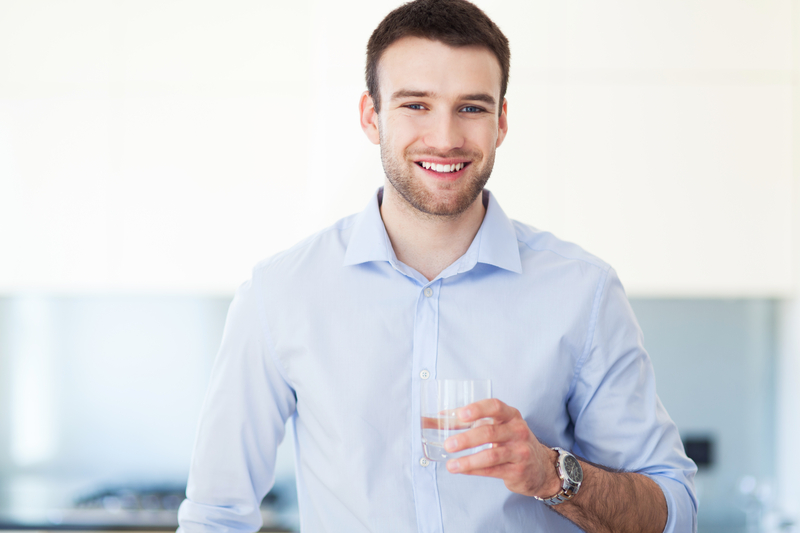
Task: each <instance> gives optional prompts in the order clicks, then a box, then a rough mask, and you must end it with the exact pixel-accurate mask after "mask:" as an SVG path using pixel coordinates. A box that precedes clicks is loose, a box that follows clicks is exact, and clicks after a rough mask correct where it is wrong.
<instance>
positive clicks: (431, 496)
mask: <svg viewBox="0 0 800 533" xmlns="http://www.w3.org/2000/svg"><path fill="white" fill-rule="evenodd" d="M432 285H433V286H424V285H423V286H422V287H421V290H419V289H418V290H419V292H418V293H417V294H418V299H417V305H416V306H415V316H414V353H413V358H412V369H413V370H412V372H413V373H412V376H413V377H412V380H413V383H412V387H411V388H412V395H413V396H412V413H413V415H412V421H411V423H412V424H413V426H412V428H411V434H412V436H413V442H412V448H411V455H412V461H413V463H412V464H413V467H412V482H413V484H414V500H415V507H416V513H417V523H418V524H422V526H421V527H420V530H419V531H420V533H442V531H443V524H442V518H441V512H442V511H441V502H440V500H439V487H438V483H437V479H436V477H437V476H436V470H437V469H436V468H435V467H436V466H437V465H436V464H435V463H432V462H431V461H430V460H429V459H428V458H427V457H425V455H424V453H423V450H422V428H421V424H420V419H419V417H420V403H419V402H420V397H419V394H420V388H421V386H422V383H424V382H425V380H427V379H431V378H432V377H433V376H434V374H435V367H436V356H437V349H438V329H439V302H438V297H439V290H440V287H441V280H436V281H435V282H433V283H432Z"/></svg>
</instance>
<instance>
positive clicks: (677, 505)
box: [568, 269, 697, 533]
mask: <svg viewBox="0 0 800 533" xmlns="http://www.w3.org/2000/svg"><path fill="white" fill-rule="evenodd" d="M586 346H587V348H586V352H585V354H584V355H583V357H582V358H581V360H580V361H579V363H578V367H577V374H576V379H575V385H574V390H573V392H572V395H571V397H570V400H569V403H568V409H569V412H570V416H571V418H572V420H573V421H574V424H575V443H576V454H578V455H581V456H583V457H585V458H586V459H587V460H589V461H591V462H593V463H597V464H601V465H604V466H607V467H611V468H615V469H620V470H625V471H628V472H638V473H640V474H644V475H646V476H648V477H650V478H651V479H652V480H653V481H655V482H656V483H657V484H658V485H659V487H661V489H662V491H663V492H664V497H665V499H666V501H667V508H668V513H669V514H668V518H667V525H666V528H665V529H664V531H665V532H669V533H673V532H675V533H684V532H687V531H692V532H696V531H697V498H696V497H695V494H694V475H695V473H696V472H697V467H696V466H695V464H694V462H693V461H692V460H691V459H689V458H688V457H687V456H686V454H685V453H684V449H683V444H682V442H681V439H680V435H679V433H678V429H677V427H676V426H675V424H674V422H673V421H672V420H671V419H670V417H669V415H668V414H667V411H666V410H665V409H664V406H663V405H662V404H661V401H660V400H659V398H658V396H657V395H656V383H655V375H654V372H653V365H652V363H651V362H650V357H649V356H648V355H647V352H646V351H645V350H644V346H643V336H642V331H641V329H640V328H639V325H638V323H637V322H636V318H635V317H634V314H633V309H631V306H630V303H629V302H628V299H627V297H626V295H625V291H624V289H623V288H622V284H621V283H620V281H619V279H618V278H617V275H616V273H615V272H614V271H613V270H612V269H609V270H608V272H607V274H606V276H605V279H604V280H602V281H601V282H600V284H599V287H598V290H597V295H596V296H595V304H594V309H593V312H592V319H591V323H590V325H589V336H588V340H587V344H586Z"/></svg>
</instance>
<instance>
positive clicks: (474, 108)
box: [461, 105, 485, 113]
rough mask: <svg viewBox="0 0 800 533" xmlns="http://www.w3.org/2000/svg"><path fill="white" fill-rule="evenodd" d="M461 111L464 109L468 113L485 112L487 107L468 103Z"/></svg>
mask: <svg viewBox="0 0 800 533" xmlns="http://www.w3.org/2000/svg"><path fill="white" fill-rule="evenodd" d="M461 111H464V112H466V113H483V112H484V111H485V109H483V108H480V107H478V106H474V105H468V106H466V107H463V108H461Z"/></svg>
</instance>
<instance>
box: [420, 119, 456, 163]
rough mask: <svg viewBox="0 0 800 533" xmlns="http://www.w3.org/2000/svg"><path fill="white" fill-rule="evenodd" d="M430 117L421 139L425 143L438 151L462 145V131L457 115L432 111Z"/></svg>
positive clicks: (444, 151) (446, 150)
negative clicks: (426, 129)
mask: <svg viewBox="0 0 800 533" xmlns="http://www.w3.org/2000/svg"><path fill="white" fill-rule="evenodd" d="M430 119H431V120H430V123H429V128H428V131H427V132H426V135H425V137H424V139H423V141H424V142H425V145H427V146H429V147H431V148H433V149H435V150H436V151H438V152H440V153H446V152H449V151H450V150H454V149H456V148H461V147H462V146H463V145H464V132H463V131H462V129H461V125H460V124H459V121H458V118H457V117H454V116H453V115H452V114H451V113H434V114H432V116H431V117H430Z"/></svg>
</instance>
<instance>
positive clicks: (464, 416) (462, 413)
mask: <svg viewBox="0 0 800 533" xmlns="http://www.w3.org/2000/svg"><path fill="white" fill-rule="evenodd" d="M471 415H472V411H470V410H469V409H468V408H466V407H465V408H464V409H462V410H461V411H459V413H458V416H459V417H460V418H461V420H467V419H469V417H470V416H471Z"/></svg>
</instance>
